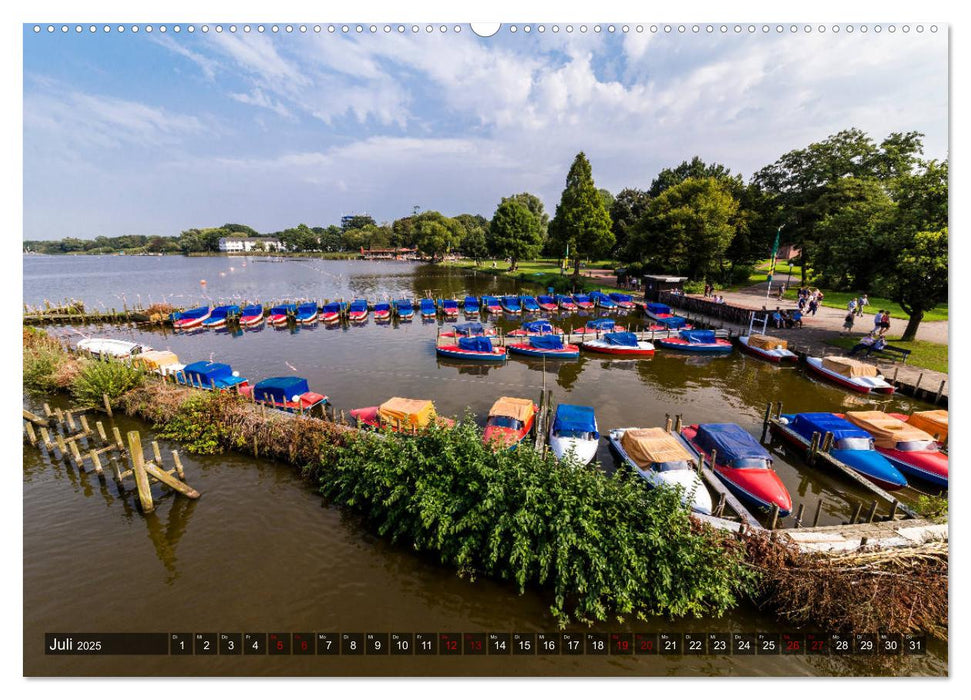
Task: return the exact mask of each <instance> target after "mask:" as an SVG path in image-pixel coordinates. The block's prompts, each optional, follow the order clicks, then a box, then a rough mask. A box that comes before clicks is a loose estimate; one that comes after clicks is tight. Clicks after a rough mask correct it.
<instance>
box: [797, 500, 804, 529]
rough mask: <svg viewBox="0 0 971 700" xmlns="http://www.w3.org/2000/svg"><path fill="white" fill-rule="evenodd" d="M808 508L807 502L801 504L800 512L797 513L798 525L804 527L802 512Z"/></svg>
mask: <svg viewBox="0 0 971 700" xmlns="http://www.w3.org/2000/svg"><path fill="white" fill-rule="evenodd" d="M805 508H806V504H805V503H800V504H799V512H798V513H796V527H802V512H803V510H804V509H805Z"/></svg>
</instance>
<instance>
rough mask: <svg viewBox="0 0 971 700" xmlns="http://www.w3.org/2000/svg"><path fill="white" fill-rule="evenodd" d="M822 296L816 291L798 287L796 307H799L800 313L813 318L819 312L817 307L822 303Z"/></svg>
mask: <svg viewBox="0 0 971 700" xmlns="http://www.w3.org/2000/svg"><path fill="white" fill-rule="evenodd" d="M823 296H824V295H823V293H822V292H821V291H820V290H818V289H812V288H810V287H800V288H799V294H798V300H797V302H796V306H798V307H799V311H800V313H805V314H809V315H810V316H815V315H816V312H817V311H818V310H819V305H820V304H821V303H822V301H823Z"/></svg>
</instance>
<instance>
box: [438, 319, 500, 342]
mask: <svg viewBox="0 0 971 700" xmlns="http://www.w3.org/2000/svg"><path fill="white" fill-rule="evenodd" d="M495 334H496V329H495V328H486V327H485V326H483V325H482V324H481V323H479V322H478V321H469V322H467V323H457V324H455V325H454V326H452V330H450V331H446V332H444V333H439V335H438V337H439V338H460V337H463V336H465V337H467V338H471V337H474V336H481V335H495Z"/></svg>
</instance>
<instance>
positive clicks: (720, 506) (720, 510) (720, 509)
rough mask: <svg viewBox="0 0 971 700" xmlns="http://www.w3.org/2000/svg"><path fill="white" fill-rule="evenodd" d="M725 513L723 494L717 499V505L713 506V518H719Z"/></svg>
mask: <svg viewBox="0 0 971 700" xmlns="http://www.w3.org/2000/svg"><path fill="white" fill-rule="evenodd" d="M724 513H725V494H722V495H721V496H719V498H718V505H717V506H715V517H717V518H720V517H722V515H724Z"/></svg>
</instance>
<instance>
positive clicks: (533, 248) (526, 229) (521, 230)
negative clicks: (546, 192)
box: [489, 198, 543, 270]
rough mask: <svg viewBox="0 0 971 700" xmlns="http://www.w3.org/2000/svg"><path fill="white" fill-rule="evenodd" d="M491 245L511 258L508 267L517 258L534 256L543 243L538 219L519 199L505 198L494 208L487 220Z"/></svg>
mask: <svg viewBox="0 0 971 700" xmlns="http://www.w3.org/2000/svg"><path fill="white" fill-rule="evenodd" d="M489 238H490V248H491V249H492V250H493V251H494V252H495V253H496V254H497V255H500V256H502V257H508V258H510V259H511V261H512V264H511V265H510V267H509V269H510V270H515V269H516V266H517V265H518V264H519V261H520V260H529V259H531V258H534V257H536V255H537V254H538V253H539V251H540V248H542V246H543V235H542V231H541V229H540V224H539V221H538V220H537V218H536V216H534V215H533V213H532V212H530V211H529V209H527V208H526V207H525V206H524V205H523V204H521V203H520V202H519V201H516V200H513V199H511V198H505V199H503V200H502V202H501V203H500V204H499V206H498V207H497V208H496V212H495V214H493V215H492V221H491V222H490V224H489Z"/></svg>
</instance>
